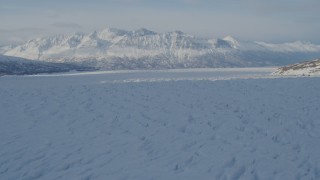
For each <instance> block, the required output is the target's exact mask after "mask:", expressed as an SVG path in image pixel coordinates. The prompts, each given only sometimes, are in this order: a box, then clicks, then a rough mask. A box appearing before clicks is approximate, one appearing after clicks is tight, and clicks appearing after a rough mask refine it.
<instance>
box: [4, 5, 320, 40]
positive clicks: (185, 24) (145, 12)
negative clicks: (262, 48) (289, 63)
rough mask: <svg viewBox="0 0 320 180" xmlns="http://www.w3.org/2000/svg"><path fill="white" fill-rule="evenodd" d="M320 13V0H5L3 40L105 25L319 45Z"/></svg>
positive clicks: (83, 29)
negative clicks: (298, 41) (299, 41)
mask: <svg viewBox="0 0 320 180" xmlns="http://www.w3.org/2000/svg"><path fill="white" fill-rule="evenodd" d="M319 12H320V0H210V1H209V0H170V1H169V0H0V23H1V25H0V45H7V44H14V43H19V42H22V41H25V40H28V39H31V38H35V37H39V36H47V35H54V34H65V33H72V32H90V31H93V30H99V29H103V28H105V27H114V28H120V29H126V30H133V29H138V28H141V27H144V28H147V29H150V30H153V31H157V32H167V31H174V30H181V31H183V32H186V33H190V34H194V35H198V36H204V37H212V38H219V37H223V36H226V35H231V36H234V37H236V38H239V39H241V40H247V41H252V40H256V41H266V42H285V41H297V40H301V41H310V42H312V43H317V44H320V36H319V34H320V23H319V22H320V13H319Z"/></svg>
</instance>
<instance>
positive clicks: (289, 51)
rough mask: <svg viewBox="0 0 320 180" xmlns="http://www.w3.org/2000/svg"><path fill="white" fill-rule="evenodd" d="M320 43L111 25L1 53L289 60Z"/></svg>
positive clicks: (130, 59) (228, 63)
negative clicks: (253, 39)
mask: <svg viewBox="0 0 320 180" xmlns="http://www.w3.org/2000/svg"><path fill="white" fill-rule="evenodd" d="M319 47H320V46H318V45H313V44H311V43H304V42H296V43H287V44H267V43H262V42H240V41H239V40H237V39H235V38H233V37H231V36H227V37H225V38H223V39H219V38H213V39H212V38H210V39H208V38H200V37H196V36H193V35H190V34H186V33H183V32H181V31H173V32H168V33H157V32H154V31H150V30H147V29H144V28H141V29H138V30H133V31H126V30H120V29H114V28H106V29H103V30H101V31H94V32H92V33H88V34H84V33H74V34H71V35H58V36H53V37H42V38H37V39H33V40H30V41H28V42H26V43H24V44H21V45H17V46H12V47H6V48H5V49H3V50H2V51H3V52H2V53H3V54H5V55H8V56H16V57H22V58H27V59H33V60H41V61H49V62H62V63H66V62H67V63H78V64H85V65H90V66H94V67H99V68H104V69H168V68H202V67H245V66H247V67H249V66H250V67H252V66H270V65H286V64H290V63H291V64H292V63H296V62H298V60H300V59H311V58H315V57H318V56H320V48H319Z"/></svg>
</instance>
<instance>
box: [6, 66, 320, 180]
mask: <svg viewBox="0 0 320 180" xmlns="http://www.w3.org/2000/svg"><path fill="white" fill-rule="evenodd" d="M273 70H274V69H243V70H241V69H226V70H222V69H220V70H210V69H207V70H205V69H202V70H201V69H198V70H174V71H118V72H99V73H98V72H94V73H82V74H58V75H37V76H3V77H0V124H1V125H0V179H5V180H6V179H14V180H15V179H23V180H34V179H50V180H51V179H68V180H69V179H102V180H105V179H112V180H117V179H128V180H129V179H130V180H131V179H137V180H150V179H154V180H155V179H184V180H188V179H190V180H195V179H201V180H207V179H208V180H209V179H210V180H212V179H230V180H236V179H246V180H247V179H256V180H258V179H262V180H264V179H265V180H269V179H279V180H280V179H281V180H286V179H288V180H292V179H320V153H319V152H320V143H319V142H320V119H319V117H320V93H319V92H320V78H316V77H314V78H311V77H308V78H274V77H272V76H270V75H268V74H270V73H271V72H272V71H273Z"/></svg>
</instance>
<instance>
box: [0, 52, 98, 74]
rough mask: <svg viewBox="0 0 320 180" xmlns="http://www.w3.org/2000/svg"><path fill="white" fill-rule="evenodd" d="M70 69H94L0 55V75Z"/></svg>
mask: <svg viewBox="0 0 320 180" xmlns="http://www.w3.org/2000/svg"><path fill="white" fill-rule="evenodd" d="M71 70H77V71H89V70H94V69H92V68H91V67H83V66H77V65H74V64H66V63H52V62H42V61H31V60H27V59H23V58H18V57H11V56H3V55H0V76H1V75H13V74H15V75H19V74H20V75H21V74H37V73H56V72H67V71H71Z"/></svg>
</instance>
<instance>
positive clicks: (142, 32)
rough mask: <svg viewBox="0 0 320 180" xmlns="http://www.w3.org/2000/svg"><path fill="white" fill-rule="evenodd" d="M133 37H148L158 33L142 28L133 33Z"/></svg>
mask: <svg viewBox="0 0 320 180" xmlns="http://www.w3.org/2000/svg"><path fill="white" fill-rule="evenodd" d="M132 34H133V35H136V36H148V35H156V34H157V33H156V32H154V31H151V30H148V29H146V28H140V29H137V30H134V31H132Z"/></svg>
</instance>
